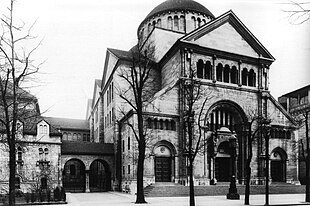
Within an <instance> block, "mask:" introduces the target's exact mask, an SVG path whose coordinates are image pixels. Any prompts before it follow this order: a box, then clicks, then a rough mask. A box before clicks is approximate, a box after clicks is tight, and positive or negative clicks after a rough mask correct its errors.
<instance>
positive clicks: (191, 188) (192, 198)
mask: <svg viewBox="0 0 310 206" xmlns="http://www.w3.org/2000/svg"><path fill="white" fill-rule="evenodd" d="M189 205H190V206H195V191H194V178H193V161H192V160H190V161H189Z"/></svg>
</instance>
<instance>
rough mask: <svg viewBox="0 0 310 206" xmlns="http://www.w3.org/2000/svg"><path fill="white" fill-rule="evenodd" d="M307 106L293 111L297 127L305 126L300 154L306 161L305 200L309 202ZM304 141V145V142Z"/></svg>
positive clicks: (309, 148)
mask: <svg viewBox="0 0 310 206" xmlns="http://www.w3.org/2000/svg"><path fill="white" fill-rule="evenodd" d="M309 112H310V110H309V108H304V109H301V110H300V111H299V112H295V113H294V115H295V117H296V119H297V122H298V124H299V128H302V127H304V128H305V137H304V138H303V139H301V140H300V151H299V153H300V155H301V158H302V159H303V160H304V161H305V162H306V178H305V182H306V191H305V192H306V198H305V201H306V202H310V174H309V173H310V140H309V118H310V116H309ZM304 140H305V141H306V145H305V144H304Z"/></svg>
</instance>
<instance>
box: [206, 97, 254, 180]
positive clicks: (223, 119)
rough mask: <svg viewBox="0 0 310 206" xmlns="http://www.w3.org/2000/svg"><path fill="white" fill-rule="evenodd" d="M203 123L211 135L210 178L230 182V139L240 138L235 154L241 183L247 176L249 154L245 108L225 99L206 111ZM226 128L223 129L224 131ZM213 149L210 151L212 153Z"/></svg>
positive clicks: (209, 147) (236, 172)
mask: <svg viewBox="0 0 310 206" xmlns="http://www.w3.org/2000/svg"><path fill="white" fill-rule="evenodd" d="M205 116H206V118H205V120H204V121H205V122H204V123H203V124H204V125H207V126H208V129H209V130H208V132H209V133H211V134H212V135H211V136H210V137H209V139H208V157H207V158H208V170H209V178H210V180H211V182H213V181H214V180H213V179H214V178H215V179H216V181H220V182H221V181H225V182H226V181H229V180H230V175H231V174H232V171H231V163H230V151H229V143H228V141H229V139H230V138H231V137H232V135H233V136H234V137H236V138H237V142H236V145H237V147H236V151H235V152H236V155H237V156H236V157H235V159H236V160H237V162H235V163H236V164H235V163H234V167H235V168H236V170H235V171H234V172H235V175H236V177H237V179H238V180H239V182H241V181H242V179H244V177H245V160H246V154H247V147H246V146H247V138H246V137H247V133H246V132H247V128H246V125H247V124H246V123H247V122H248V120H247V117H246V114H245V113H244V111H243V109H242V108H241V107H240V106H239V105H238V104H236V103H234V102H232V101H229V100H222V101H219V102H216V103H215V104H213V105H212V106H211V107H210V108H209V109H208V110H207V113H206V114H205ZM222 129H223V130H222ZM210 152H211V153H210Z"/></svg>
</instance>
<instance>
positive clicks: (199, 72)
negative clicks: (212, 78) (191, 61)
mask: <svg viewBox="0 0 310 206" xmlns="http://www.w3.org/2000/svg"><path fill="white" fill-rule="evenodd" d="M203 66H204V65H203V61H202V60H201V59H199V60H198V62H197V77H198V78H203Z"/></svg>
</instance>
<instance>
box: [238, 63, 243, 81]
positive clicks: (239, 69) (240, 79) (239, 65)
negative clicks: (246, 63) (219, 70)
mask: <svg viewBox="0 0 310 206" xmlns="http://www.w3.org/2000/svg"><path fill="white" fill-rule="evenodd" d="M241 64H242V61H241V60H240V61H239V62H238V85H239V86H241V85H242V72H241Z"/></svg>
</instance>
